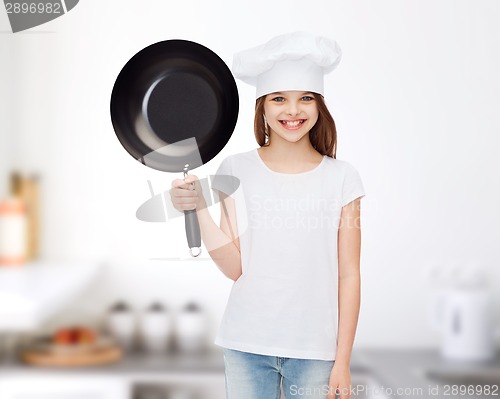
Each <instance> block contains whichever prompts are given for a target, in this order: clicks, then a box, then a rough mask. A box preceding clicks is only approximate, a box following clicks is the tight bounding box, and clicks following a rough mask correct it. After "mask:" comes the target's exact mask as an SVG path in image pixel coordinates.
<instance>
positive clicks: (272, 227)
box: [171, 32, 364, 399]
mask: <svg viewBox="0 0 500 399" xmlns="http://www.w3.org/2000/svg"><path fill="white" fill-rule="evenodd" d="M340 58H341V51H340V48H339V47H338V45H337V43H336V42H334V41H332V40H329V39H326V38H324V37H317V36H314V35H311V34H309V33H306V32H295V33H292V34H286V35H281V36H278V37H276V38H274V39H272V40H271V41H270V42H268V43H266V44H264V45H262V46H258V47H255V48H252V49H249V50H246V51H243V52H241V53H238V54H237V55H236V56H235V60H234V64H233V72H234V74H235V76H236V77H238V78H240V79H242V80H243V81H245V82H247V83H250V84H252V85H254V86H255V87H256V106H255V120H254V131H255V137H256V140H257V143H258V144H259V148H256V149H252V150H250V151H247V152H244V153H240V154H234V155H231V156H229V157H227V158H226V159H224V160H223V162H222V163H221V165H220V167H219V170H218V171H217V177H216V179H215V180H214V181H213V184H212V189H214V190H216V192H217V193H218V194H219V199H220V203H221V221H220V224H219V225H217V224H216V223H215V222H214V221H213V219H212V217H211V216H210V213H209V212H208V209H207V207H206V202H205V199H204V197H203V193H202V190H201V186H200V184H199V182H198V179H197V178H196V176H193V175H189V176H187V177H186V179H185V180H175V181H174V182H173V183H172V189H171V198H172V202H173V204H174V206H175V207H176V209H178V210H180V211H183V210H188V209H196V211H197V214H198V218H199V221H200V227H201V234H202V239H203V242H204V244H205V246H206V248H207V250H208V251H209V254H210V256H211V257H212V259H213V260H214V262H215V263H216V265H217V266H218V267H219V269H220V270H221V271H222V272H223V273H224V274H225V275H226V276H227V277H229V278H230V279H232V280H234V281H235V282H234V284H233V287H232V290H231V294H230V297H229V299H228V303H227V307H226V310H225V313H224V317H223V320H222V323H221V326H220V329H219V331H218V334H217V337H216V340H215V343H216V344H217V345H219V346H221V347H222V348H223V351H224V362H225V370H226V373H225V375H226V391H227V398H229V399H276V398H279V397H280V390H282V391H283V393H284V394H285V395H286V398H290V397H292V398H308V399H312V398H329V399H330V398H335V392H336V390H338V392H339V393H340V396H339V397H340V398H341V399H348V398H349V397H350V395H349V388H350V385H351V375H350V358H351V352H352V346H353V343H354V337H355V332H356V327H357V321H358V314H359V306H360V245H361V231H360V225H359V219H360V199H361V197H363V196H364V188H363V184H362V182H361V178H360V176H359V174H358V172H357V171H356V169H355V168H354V167H353V166H352V165H350V164H349V163H347V162H345V161H340V160H337V159H336V144H337V133H336V128H335V123H334V121H333V118H332V116H331V114H330V112H329V111H328V108H327V107H326V105H325V102H324V98H323V94H324V87H323V79H324V75H325V74H326V73H328V72H330V71H332V70H333V69H334V68H335V67H336V66H337V65H338V63H339V61H340ZM225 175H228V176H234V177H237V178H238V180H239V187H238V189H237V190H236V191H234V190H232V189H229V188H228V186H230V185H228V184H227V180H225V179H224V176H225Z"/></svg>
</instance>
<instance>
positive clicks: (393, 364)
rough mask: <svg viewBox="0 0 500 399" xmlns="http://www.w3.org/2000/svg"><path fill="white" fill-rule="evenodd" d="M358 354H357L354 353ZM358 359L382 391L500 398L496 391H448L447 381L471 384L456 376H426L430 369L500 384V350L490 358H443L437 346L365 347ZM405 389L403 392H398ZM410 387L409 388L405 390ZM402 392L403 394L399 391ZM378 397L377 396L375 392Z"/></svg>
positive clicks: (414, 395) (411, 395) (424, 396)
mask: <svg viewBox="0 0 500 399" xmlns="http://www.w3.org/2000/svg"><path fill="white" fill-rule="evenodd" d="M353 355H354V354H353ZM357 355H358V356H357V358H356V359H357V361H359V362H360V364H362V365H363V366H364V367H366V368H367V369H368V370H369V371H370V375H372V376H373V378H374V380H376V381H377V385H378V386H377V388H378V390H379V391H380V392H381V393H386V394H387V393H390V394H392V395H387V396H390V397H394V398H399V397H400V398H405V399H406V398H421V399H430V398H433V399H436V398H464V399H466V398H498V397H500V389H499V390H497V391H496V395H483V396H481V395H468V394H465V395H460V392H458V393H455V394H453V393H452V391H451V390H448V391H446V389H445V385H449V386H450V387H451V385H452V384H458V385H460V384H467V385H469V383H468V382H467V380H465V381H461V380H460V378H454V379H452V380H450V381H449V382H446V383H444V382H442V383H440V382H439V381H437V380H433V379H431V378H429V377H428V376H426V372H429V371H431V372H437V373H448V374H449V375H452V376H457V375H464V374H466V375H467V374H468V375H473V376H475V377H476V380H478V378H479V379H483V380H484V381H488V382H489V381H493V382H489V383H490V384H492V383H495V384H496V385H500V353H497V355H496V357H495V358H494V359H492V360H491V361H488V362H460V361H452V360H446V359H443V358H442V357H441V356H440V354H439V352H438V351H437V350H433V349H413V350H408V349H405V350H397V349H391V350H387V349H383V350H382V349H376V350H375V349H372V350H370V349H363V350H360V351H359V352H358V353H357ZM398 389H399V390H401V389H402V390H403V391H402V392H398ZM404 390H406V392H405V391H404ZM398 393H399V395H398ZM375 397H377V396H376V395H375Z"/></svg>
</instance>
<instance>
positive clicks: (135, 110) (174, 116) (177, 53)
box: [110, 40, 239, 256]
mask: <svg viewBox="0 0 500 399" xmlns="http://www.w3.org/2000/svg"><path fill="white" fill-rule="evenodd" d="M110 108H111V120H112V123H113V128H114V130H115V133H116V136H117V137H118V140H119V141H120V143H121V144H122V146H123V147H124V148H125V150H127V152H128V153H129V154H130V155H131V156H133V157H134V158H135V159H136V160H138V161H139V162H141V163H142V164H144V165H146V166H148V167H150V168H153V169H157V170H161V171H164V172H174V173H178V172H184V176H186V175H187V173H188V170H191V169H194V168H196V167H198V166H201V165H203V164H206V163H207V162H209V161H210V160H211V159H212V158H214V157H215V156H216V155H217V154H218V153H219V152H220V151H221V150H222V149H223V148H224V146H225V145H226V144H227V142H228V141H229V139H230V138H231V135H232V133H233V131H234V128H235V126H236V121H237V119H238V111H239V97H238V89H237V87H236V82H235V81H234V78H233V75H232V74H231V71H230V70H229V68H228V67H227V65H226V64H225V63H224V61H223V60H222V59H221V58H220V57H219V56H218V55H217V54H215V53H214V52H213V51H212V50H210V49H208V48H207V47H205V46H202V45H201V44H198V43H195V42H191V41H187V40H166V41H162V42H158V43H155V44H152V45H150V46H148V47H146V48H144V49H142V50H141V51H139V52H138V53H137V54H135V55H134V56H133V57H132V58H131V59H130V60H129V61H128V62H127V63H126V64H125V66H124V67H123V69H122V70H121V72H120V73H119V75H118V77H117V79H116V82H115V85H114V87H113V91H112V94H111V104H110ZM184 214H185V221H186V223H185V224H186V237H187V240H188V245H189V248H190V253H191V255H192V256H198V255H199V254H200V252H201V249H200V247H201V235H200V227H199V223H198V218H197V216H196V210H190V211H185V212H184ZM193 248H198V252H197V254H193Z"/></svg>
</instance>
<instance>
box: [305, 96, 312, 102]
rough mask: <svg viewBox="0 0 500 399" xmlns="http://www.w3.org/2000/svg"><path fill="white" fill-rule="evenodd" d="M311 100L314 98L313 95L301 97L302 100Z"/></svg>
mask: <svg viewBox="0 0 500 399" xmlns="http://www.w3.org/2000/svg"><path fill="white" fill-rule="evenodd" d="M312 100H314V97H311V96H304V97H302V101H312Z"/></svg>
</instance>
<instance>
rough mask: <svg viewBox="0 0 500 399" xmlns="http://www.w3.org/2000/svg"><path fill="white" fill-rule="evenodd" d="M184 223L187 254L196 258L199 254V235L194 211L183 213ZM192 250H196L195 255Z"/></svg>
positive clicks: (198, 224) (198, 226)
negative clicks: (187, 247)
mask: <svg viewBox="0 0 500 399" xmlns="http://www.w3.org/2000/svg"><path fill="white" fill-rule="evenodd" d="M184 221H185V223H186V238H187V242H188V246H189V253H190V254H191V256H192V257H197V256H198V255H199V254H201V233H200V223H199V222H198V215H197V214H196V209H192V210H189V211H184ZM193 248H197V252H196V253H193Z"/></svg>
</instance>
